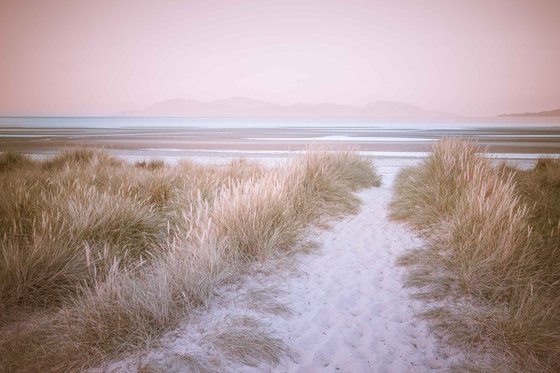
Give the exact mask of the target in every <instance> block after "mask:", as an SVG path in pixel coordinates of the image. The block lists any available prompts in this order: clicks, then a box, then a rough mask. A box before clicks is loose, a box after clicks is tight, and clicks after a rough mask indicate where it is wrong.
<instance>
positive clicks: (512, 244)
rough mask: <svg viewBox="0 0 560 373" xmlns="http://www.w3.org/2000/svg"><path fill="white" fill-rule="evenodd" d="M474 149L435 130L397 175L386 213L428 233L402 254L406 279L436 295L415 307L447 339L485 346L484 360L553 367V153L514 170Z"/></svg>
mask: <svg viewBox="0 0 560 373" xmlns="http://www.w3.org/2000/svg"><path fill="white" fill-rule="evenodd" d="M480 151H481V149H479V148H478V147H477V146H476V145H475V144H473V143H470V142H466V141H460V140H449V139H446V140H442V141H440V142H438V143H437V144H436V145H435V146H434V149H433V152H432V154H431V155H430V156H429V157H428V158H427V159H426V160H425V161H424V162H423V163H422V164H420V165H419V166H417V167H413V168H409V169H406V170H403V171H402V172H401V173H400V174H399V175H398V177H397V179H396V182H395V194H394V198H393V200H392V202H391V206H390V209H391V217H392V218H393V219H396V220H401V221H404V222H406V223H408V224H410V226H411V227H413V228H414V229H416V230H417V231H418V232H420V233H421V234H422V235H423V236H424V237H426V239H427V246H426V248H424V249H422V250H420V251H416V252H413V253H410V254H407V255H406V256H405V257H403V258H401V264H403V265H406V266H408V267H409V268H410V272H409V276H408V279H407V284H408V285H410V286H415V287H418V288H420V290H419V296H420V297H422V298H423V299H426V300H433V301H440V302H443V304H444V306H443V307H440V308H436V309H434V310H431V311H429V312H428V313H426V314H425V315H424V316H425V317H426V318H428V319H429V320H431V321H432V325H433V326H434V327H435V328H436V329H438V330H440V331H441V332H442V333H443V334H445V335H446V336H447V339H448V341H449V342H451V343H453V344H455V345H457V346H459V347H461V348H466V349H468V350H470V351H475V352H481V351H485V352H489V351H490V352H491V354H490V355H491V358H490V360H491V362H490V363H489V364H490V365H488V366H493V367H507V369H506V370H508V371H516V372H557V371H560V359H559V357H560V233H559V228H560V194H559V193H558V192H560V161H559V160H557V159H542V160H539V161H538V162H537V163H536V165H535V167H534V168H533V169H531V170H527V171H522V170H518V169H514V168H510V167H507V166H506V165H503V164H502V165H498V166H495V165H494V164H493V163H492V161H491V160H489V159H487V158H484V157H482V156H479V155H477V154H478V153H479V152H480ZM481 367H482V366H481ZM481 369H484V368H481Z"/></svg>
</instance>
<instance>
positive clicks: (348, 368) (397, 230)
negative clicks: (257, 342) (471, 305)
mask: <svg viewBox="0 0 560 373" xmlns="http://www.w3.org/2000/svg"><path fill="white" fill-rule="evenodd" d="M390 194H391V191H390V188H389V187H382V188H373V189H369V190H366V191H363V192H361V193H359V196H360V198H361V199H362V201H363V205H362V210H361V212H360V213H359V214H358V215H356V216H353V217H350V218H347V219H345V220H343V221H341V222H339V223H337V224H336V225H335V226H334V228H333V229H332V230H330V231H326V232H324V233H323V234H321V236H320V237H319V241H320V243H321V246H322V249H321V250H320V251H319V252H318V253H317V254H315V255H310V256H304V257H303V258H301V270H302V271H303V273H304V274H303V275H302V276H301V277H299V278H293V279H291V280H289V281H288V282H287V283H286V284H285V285H284V286H283V288H284V289H285V290H287V291H288V294H287V295H286V297H285V298H284V299H283V301H286V302H287V304H289V305H290V307H292V309H293V310H294V311H295V313H296V314H295V316H294V317H291V318H288V319H281V318H278V319H276V320H271V322H272V326H273V328H274V329H275V330H277V331H278V336H280V337H281V338H282V339H284V341H285V342H286V343H287V344H288V345H290V346H291V347H292V348H293V349H294V350H295V351H296V352H297V354H298V355H299V356H298V357H297V358H295V359H294V361H290V360H289V359H286V360H284V361H283V363H282V364H281V365H279V366H277V367H276V368H274V369H273V371H278V372H284V371H288V372H319V371H321V372H324V371H333V372H429V371H442V370H445V368H447V367H449V365H450V364H451V363H452V361H454V360H455V359H454V357H452V358H447V357H446V356H444V355H443V353H442V352H441V351H440V352H438V351H437V349H436V343H435V337H434V336H432V335H430V333H429V332H428V328H427V325H426V323H425V322H424V321H422V320H419V319H417V318H415V316H414V315H415V313H416V312H418V311H419V309H420V308H419V307H421V306H422V305H421V304H420V303H419V302H416V301H414V300H413V299H411V298H410V291H409V290H408V289H403V287H402V276H403V274H404V269H402V268H399V267H396V266H395V261H396V259H397V257H398V256H399V255H400V254H402V253H403V252H404V251H406V250H407V249H409V248H414V247H418V246H420V245H421V244H422V241H421V240H420V239H418V238H417V237H416V236H415V235H414V234H412V233H411V232H410V231H408V230H407V229H406V228H404V227H403V226H401V225H399V224H396V223H394V222H390V221H388V220H387V211H388V210H387V205H388V203H389V199H390ZM257 370H258V369H257ZM246 371H252V369H246Z"/></svg>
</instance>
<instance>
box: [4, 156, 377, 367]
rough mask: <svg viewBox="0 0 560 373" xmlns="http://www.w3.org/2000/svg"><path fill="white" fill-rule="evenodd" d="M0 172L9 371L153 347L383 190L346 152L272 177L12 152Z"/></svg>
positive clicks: (301, 162)
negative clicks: (235, 285)
mask: <svg viewBox="0 0 560 373" xmlns="http://www.w3.org/2000/svg"><path fill="white" fill-rule="evenodd" d="M0 172H1V177H0V190H2V193H1V194H0V370H1V371H10V372H18V371H26V372H28V371H43V372H48V371H53V372H58V371H79V370H81V369H83V368H84V367H88V366H92V365H95V364H98V363H100V362H101V361H103V360H105V359H108V358H111V357H114V356H116V355H117V354H119V353H122V352H125V351H129V350H131V349H134V348H137V347H141V346H146V345H149V344H150V343H151V341H153V340H154V339H156V338H158V337H159V336H160V335H161V334H162V333H163V332H164V331H166V330H169V329H170V328H173V327H174V326H176V325H177V323H178V321H179V320H180V319H181V318H182V317H185V316H187V315H188V314H189V312H191V311H192V310H193V309H195V308H196V307H199V306H201V305H204V304H206V303H207V302H208V301H209V299H210V298H211V297H212V294H213V293H214V290H215V289H216V287H218V286H220V285H222V284H225V283H226V282H228V281H234V280H235V279H236V278H237V277H238V276H239V273H241V272H242V269H243V268H244V266H246V264H247V263H250V262H251V261H254V260H264V259H266V258H268V257H271V256H273V255H278V254H283V253H289V252H292V251H294V250H296V249H298V248H299V247H303V246H304V245H302V243H303V241H304V240H305V233H306V229H307V228H309V227H310V225H313V224H320V223H324V222H325V221H326V220H328V219H329V218H333V217H336V216H339V215H341V214H346V213H350V212H355V211H357V208H358V207H359V203H358V200H357V199H356V198H355V197H354V196H353V195H352V193H351V192H352V191H354V190H357V189H359V188H364V187H370V186H374V185H379V177H378V175H377V174H376V172H375V170H374V169H373V168H372V166H371V165H370V163H369V162H368V161H367V160H365V159H363V158H360V157H359V156H357V155H355V154H354V153H351V152H347V151H341V152H309V153H307V154H305V155H302V156H301V157H298V158H296V159H294V160H293V161H291V162H289V163H288V164H286V165H283V166H279V167H275V168H272V169H264V168H263V167H261V166H260V165H258V164H256V163H253V162H249V161H245V160H240V161H235V162H232V163H230V164H228V165H224V166H201V165H196V164H193V163H190V162H181V163H179V164H178V165H177V166H173V167H170V166H167V165H165V163H164V162H161V161H150V162H143V163H139V164H136V165H131V164H127V163H126V162H123V161H121V160H119V159H118V158H115V157H112V156H110V155H108V154H107V153H104V152H102V151H99V150H92V149H79V150H75V151H69V152H65V153H62V154H59V155H56V156H54V157H52V158H51V159H48V160H45V161H33V160H30V159H29V158H27V157H25V156H21V155H17V154H13V153H8V154H3V155H1V156H0ZM237 334H239V333H237ZM237 334H235V333H233V334H232V333H229V334H227V333H226V334H224V335H225V336H228V338H230V337H231V338H233V337H235V336H236V335H237ZM246 342H247V341H246ZM249 342H250V341H249ZM249 342H247V343H249ZM273 342H274V341H273ZM216 343H218V345H219V342H216ZM275 343H276V342H275ZM271 346H272V347H271V348H274V344H273V345H271ZM280 347H281V346H280ZM280 352H281V351H280ZM242 354H245V353H244V352H242ZM259 354H260V355H259V356H262V357H266V358H267V359H268V357H270V356H272V357H274V356H277V355H275V354H276V352H271V351H269V350H263V351H261V352H260V353H259ZM247 358H248V359H252V358H251V357H250V356H249V355H247ZM276 360H277V359H276V357H274V358H272V361H276ZM251 361H253V360H251Z"/></svg>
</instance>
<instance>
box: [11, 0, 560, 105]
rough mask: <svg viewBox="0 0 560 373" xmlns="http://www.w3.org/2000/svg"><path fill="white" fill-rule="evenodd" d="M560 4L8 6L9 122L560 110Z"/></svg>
mask: <svg viewBox="0 0 560 373" xmlns="http://www.w3.org/2000/svg"><path fill="white" fill-rule="evenodd" d="M559 66H560V1H559V0H550V1H545V0H541V1H535V0H533V1H530V0H526V1H517V0H480V1H479V0H465V1H460V0H423V1H417V0H410V1H401V0H393V1H390V0H387V1H373V0H371V1H357V0H355V1H352V0H345V1H328V0H317V1H305V0H281V1H280V0H266V1H264V0H247V1H244V0H239V1H236V0H224V1H212V0H204V1H162V0H157V1H156V0H154V1H142V0H122V1H117V0H115V1H109V0H97V1H79V0H68V1H62V0H61V1H54V0H53V1H50V0H41V1H28V0H14V1H11V0H0V114H113V113H116V112H119V111H123V110H131V109H140V108H144V107H146V106H149V105H151V104H153V103H155V102H158V101H162V100H165V99H170V98H193V99H198V100H214V99H220V98H226V97H231V96H246V97H251V98H255V99H262V100H268V101H273V102H276V103H281V104H290V103H294V102H307V103H320V102H333V103H343V104H353V105H363V104H366V103H368V102H373V101H376V100H390V101H400V102H407V103H411V104H415V105H418V106H421V107H424V108H426V109H433V110H444V111H450V112H455V113H459V114H466V115H492V114H498V113H504V112H519V111H540V110H547V109H553V108H558V107H560V69H559Z"/></svg>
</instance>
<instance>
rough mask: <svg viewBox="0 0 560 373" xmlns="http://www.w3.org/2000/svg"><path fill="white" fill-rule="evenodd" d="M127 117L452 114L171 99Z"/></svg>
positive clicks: (395, 105) (375, 106)
mask: <svg viewBox="0 0 560 373" xmlns="http://www.w3.org/2000/svg"><path fill="white" fill-rule="evenodd" d="M121 115H124V116H188V117H275V118H439V117H450V116H452V114H449V113H444V112H440V111H430V110H424V109H422V108H419V107H417V106H414V105H410V104H405V103H401V102H391V101H376V102H373V103H370V104H367V105H365V106H362V107H356V106H351V105H341V104H332V103H324V104H304V103H297V104H292V105H279V104H275V103H272V102H267V101H261V100H254V99H250V98H246V97H232V98H228V99H222V100H215V101H209V102H202V101H197V100H187V99H180V98H177V99H172V100H166V101H162V102H158V103H156V104H154V105H151V106H150V107H148V108H146V109H143V110H137V111H127V112H123V113H121Z"/></svg>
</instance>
